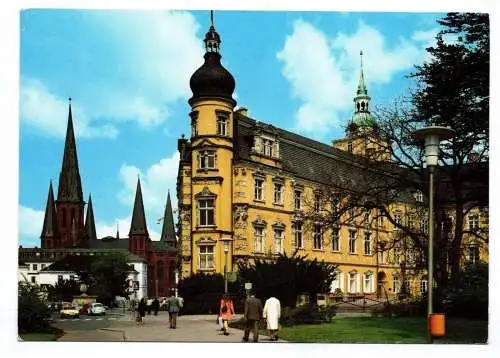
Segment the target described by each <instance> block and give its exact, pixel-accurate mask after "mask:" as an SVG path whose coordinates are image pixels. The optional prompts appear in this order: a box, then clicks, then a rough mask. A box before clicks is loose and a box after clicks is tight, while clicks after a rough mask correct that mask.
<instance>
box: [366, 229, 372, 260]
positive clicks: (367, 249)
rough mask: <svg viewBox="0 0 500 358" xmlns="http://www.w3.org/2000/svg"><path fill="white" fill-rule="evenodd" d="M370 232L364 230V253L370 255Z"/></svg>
mask: <svg viewBox="0 0 500 358" xmlns="http://www.w3.org/2000/svg"><path fill="white" fill-rule="evenodd" d="M371 236H372V235H371V233H370V232H368V231H366V232H365V242H364V244H365V255H371V254H372V239H371Z"/></svg>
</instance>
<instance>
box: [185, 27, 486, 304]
mask: <svg viewBox="0 0 500 358" xmlns="http://www.w3.org/2000/svg"><path fill="white" fill-rule="evenodd" d="M204 43H205V49H206V53H205V55H204V59H205V62H204V64H203V65H202V66H201V67H200V68H199V69H197V70H196V71H195V72H194V74H193V75H192V77H191V79H190V87H191V90H192V93H193V96H192V97H191V98H190V99H189V105H190V106H191V109H192V111H191V113H190V114H189V115H190V118H191V138H190V139H187V138H184V136H183V137H182V138H180V139H179V140H178V150H179V152H180V163H179V172H178V179H177V197H178V215H179V216H178V228H179V245H180V247H179V248H180V252H181V254H180V257H179V259H180V261H181V265H180V278H185V277H188V276H190V275H192V274H194V273H223V272H224V270H225V268H226V269H227V271H235V270H236V266H237V262H238V261H239V260H252V259H254V258H262V257H272V256H273V255H276V254H279V253H286V254H287V255H291V254H293V253H295V252H297V253H298V254H300V255H304V254H307V255H308V257H309V258H311V259H313V258H318V259H319V260H324V261H326V262H330V263H335V264H338V274H337V275H336V279H335V280H334V282H333V283H332V287H331V292H335V291H337V292H338V291H339V290H340V291H341V292H342V293H343V294H352V295H361V294H363V295H365V294H368V295H370V294H373V295H379V296H380V295H389V296H390V295H394V294H395V293H397V292H398V291H399V290H400V288H401V285H402V280H407V281H408V282H406V283H407V284H408V286H409V287H411V288H412V291H416V292H417V293H418V292H425V291H426V290H427V281H426V278H425V276H423V275H421V274H419V275H418V276H408V277H405V278H403V277H401V267H400V263H401V261H402V257H403V256H404V255H405V254H406V252H407V250H406V251H405V250H404V249H405V248H404V247H401V246H398V247H394V248H392V249H391V250H378V248H379V247H380V246H381V245H384V243H389V242H390V241H391V238H392V237H394V235H397V228H396V227H393V226H392V225H391V223H389V221H388V220H384V219H383V218H382V217H380V218H377V219H376V220H373V218H375V217H376V215H377V213H375V212H370V211H367V212H365V213H363V214H362V215H352V214H350V215H352V217H351V220H346V221H345V222H344V221H342V223H340V224H339V225H338V226H333V227H330V228H327V227H324V226H323V225H320V224H315V223H311V222H306V221H307V220H304V218H303V215H302V212H303V210H305V209H306V208H307V207H310V206H312V207H313V208H315V209H318V210H319V209H320V207H321V202H320V201H319V200H315V197H316V191H317V190H318V188H319V187H320V186H321V185H324V179H325V177H326V176H328V175H331V174H332V173H334V175H335V176H336V177H337V178H339V179H340V180H344V181H353V182H355V181H356V178H357V177H359V176H362V175H363V173H364V172H363V168H362V167H361V166H359V165H358V164H357V163H356V161H355V160H354V156H356V155H359V154H362V155H366V156H368V157H370V158H372V159H375V160H377V159H387V158H388V155H389V154H388V153H386V152H384V151H380V150H379V149H380V148H381V147H377V146H376V145H374V144H373V143H376V141H374V140H373V136H376V135H377V133H376V130H375V129H376V126H374V125H373V124H374V121H373V118H372V116H371V114H370V110H369V108H370V97H369V96H368V91H367V88H366V85H365V79H364V74H363V67H362V64H361V71H360V79H359V85H358V88H357V91H356V94H355V97H354V114H353V117H352V119H351V121H350V124H349V128H348V131H347V136H346V138H342V139H339V140H335V141H333V143H332V145H327V144H324V143H320V142H317V141H314V140H312V139H309V138H306V137H303V136H300V135H298V134H295V133H292V132H289V131H286V130H283V129H280V128H277V127H275V126H273V125H270V124H266V123H262V122H259V121H257V120H255V119H253V118H251V117H250V116H249V114H248V111H247V109H245V108H238V109H236V101H235V100H234V99H233V97H232V94H233V91H234V89H235V80H234V78H233V76H232V75H231V73H230V72H229V71H228V70H227V69H225V68H224V67H223V66H222V64H221V54H220V43H221V40H220V36H219V34H218V33H217V32H216V31H215V28H214V24H213V19H212V22H211V26H210V28H209V31H208V32H207V34H206V35H205V40H204ZM378 140H382V139H381V138H378ZM415 195H416V198H417V201H419V200H418V199H419V197H420V196H421V195H422V193H418V192H417V193H415ZM421 201H422V202H423V198H422V199H421ZM392 210H394V211H395V213H396V216H397V215H398V211H400V212H401V214H399V215H400V217H401V218H402V217H403V213H406V211H408V208H407V205H406V204H394V207H393V208H392ZM420 225H422V227H425V225H426V224H425V223H420ZM475 254H476V252H474V255H475ZM478 255H479V254H478ZM406 262H410V261H409V260H407V261H406Z"/></svg>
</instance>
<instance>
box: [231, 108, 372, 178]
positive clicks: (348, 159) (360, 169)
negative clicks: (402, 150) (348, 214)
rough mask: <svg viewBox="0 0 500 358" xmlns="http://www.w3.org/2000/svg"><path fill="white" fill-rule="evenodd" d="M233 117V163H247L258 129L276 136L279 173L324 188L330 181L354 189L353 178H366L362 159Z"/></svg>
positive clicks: (277, 129)
mask: <svg viewBox="0 0 500 358" xmlns="http://www.w3.org/2000/svg"><path fill="white" fill-rule="evenodd" d="M235 117H236V123H237V125H236V128H235V129H236V131H235V137H236V140H235V146H234V152H235V154H234V157H235V160H250V149H251V147H252V143H253V135H254V133H255V131H256V130H258V128H259V127H260V128H262V129H263V130H264V131H271V132H273V131H274V132H275V133H276V134H277V136H278V138H279V148H280V159H281V162H282V163H283V170H285V171H287V172H290V173H293V174H294V175H295V176H296V177H299V178H303V179H306V180H311V181H313V182H317V183H324V184H331V183H332V181H333V180H334V181H335V182H338V183H339V184H342V186H343V187H344V186H351V185H355V183H356V180H357V178H360V177H361V176H365V177H366V175H367V170H366V168H365V167H364V166H363V160H364V159H362V158H360V157H359V156H355V155H353V154H351V153H349V152H346V151H342V150H339V149H336V148H334V147H332V146H330V145H327V144H324V143H320V142H317V141H315V140H312V139H310V138H306V137H303V136H300V135H298V134H295V133H292V132H289V131H287V130H284V129H281V128H277V127H274V126H271V125H268V124H264V123H260V122H259V123H258V122H257V121H255V120H254V119H251V118H249V117H247V116H244V115H242V114H241V113H236V115H235ZM372 175H374V174H373V173H372Z"/></svg>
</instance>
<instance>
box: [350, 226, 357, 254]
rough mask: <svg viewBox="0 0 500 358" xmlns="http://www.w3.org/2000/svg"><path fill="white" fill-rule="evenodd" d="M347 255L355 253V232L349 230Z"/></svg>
mask: <svg viewBox="0 0 500 358" xmlns="http://www.w3.org/2000/svg"><path fill="white" fill-rule="evenodd" d="M349 253H350V254H355V253H356V231H355V230H349Z"/></svg>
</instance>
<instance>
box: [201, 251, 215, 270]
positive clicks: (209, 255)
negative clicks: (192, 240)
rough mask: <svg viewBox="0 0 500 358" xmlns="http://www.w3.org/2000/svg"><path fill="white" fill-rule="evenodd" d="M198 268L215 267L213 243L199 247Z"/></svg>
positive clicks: (209, 268)
mask: <svg viewBox="0 0 500 358" xmlns="http://www.w3.org/2000/svg"><path fill="white" fill-rule="evenodd" d="M199 260H200V264H199V268H200V270H211V269H214V268H215V254H214V246H213V245H203V246H200V247H199Z"/></svg>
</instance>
